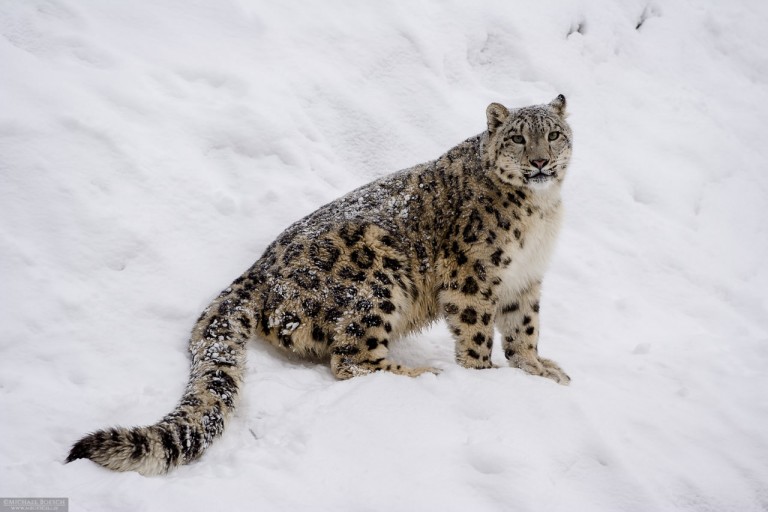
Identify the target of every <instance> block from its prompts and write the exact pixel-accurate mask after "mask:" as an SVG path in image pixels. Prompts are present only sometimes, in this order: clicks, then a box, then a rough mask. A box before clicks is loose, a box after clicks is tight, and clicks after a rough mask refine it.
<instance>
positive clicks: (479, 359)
mask: <svg viewBox="0 0 768 512" xmlns="http://www.w3.org/2000/svg"><path fill="white" fill-rule="evenodd" d="M480 284H481V283H478V280H477V279H476V278H475V277H474V276H472V275H466V276H463V277H462V276H461V275H460V276H459V279H458V280H457V281H455V282H454V283H453V285H452V286H450V287H448V288H446V289H443V290H441V291H440V294H439V301H440V307H441V309H442V310H443V312H444V314H445V319H446V321H447V323H448V327H449V328H450V330H451V333H452V334H453V336H454V339H455V341H456V362H457V363H459V364H460V365H461V366H463V367H464V368H476V369H483V368H493V363H491V350H492V349H493V314H494V311H495V309H496V304H495V298H494V297H492V296H491V295H490V293H489V291H488V289H487V288H486V289H485V290H483V289H481V286H480Z"/></svg>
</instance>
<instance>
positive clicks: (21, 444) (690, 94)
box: [0, 0, 768, 512]
mask: <svg viewBox="0 0 768 512" xmlns="http://www.w3.org/2000/svg"><path fill="white" fill-rule="evenodd" d="M478 4H479V5H478ZM766 29H768V4H766V3H765V2H763V1H761V0H729V1H728V2H720V1H714V0H710V1H696V0H668V1H661V0H659V1H651V2H650V3H649V2H648V1H646V0H625V1H622V2H615V1H613V0H575V1H572V0H546V1H542V2H530V5H524V4H522V3H518V2H510V1H508V0H498V1H487V2H482V3H478V2H470V1H452V2H440V1H438V0H416V1H409V2H398V3H385V2H354V1H351V0H350V1H341V0H333V1H326V2H322V3H319V2H312V3H311V2H303V3H300V2H267V1H257V0H239V1H238V0H222V1H217V2H203V1H190V0H183V1H182V0H152V1H149V0H142V1H139V0H136V1H132V2H104V1H99V0H79V1H75V0H23V1H22V0H19V1H14V0H8V1H4V2H1V3H0V35H2V37H0V272H1V274H0V275H2V283H3V284H2V285H1V287H0V299H1V300H2V304H1V306H2V307H0V324H1V325H2V326H3V328H2V335H0V354H1V356H0V410H2V421H0V432H2V436H0V439H2V442H0V496H3V497H7V496H68V497H69V498H70V503H71V507H72V508H71V510H115V511H120V510H126V511H129V510H130V511H135V510H205V509H212V508H213V507H215V509H216V510H242V509H245V508H246V507H247V508H248V509H252V510H371V511H374V510H437V509H440V510H478V511H485V510H516V511H539V510H548V511H549V510H567V511H576V510H578V511H581V510H589V511H602V510H605V511H617V510H622V511H623V510H627V511H630V510H632V511H633V510H637V511H647V510H665V511H666V510H674V511H678V510H679V511H699V510H717V511H725V510H733V511H739V512H742V511H758V510H768V434H767V433H768V394H767V393H766V390H768V377H767V376H766V371H765V368H766V367H768V272H767V271H766V267H765V266H764V262H765V261H767V260H768V228H767V227H766V226H767V224H766V217H767V216H768V200H767V199H766V197H768V173H766V168H768V147H767V146H766V136H765V130H764V124H765V121H766V119H768V38H766V36H765V30H766ZM561 92H562V93H564V94H565V95H566V96H567V97H568V100H569V105H570V106H569V108H570V112H571V118H570V121H571V124H572V126H573V129H574V133H575V137H576V148H575V149H576V152H575V156H574V160H573V163H572V169H571V172H570V174H569V180H568V182H567V184H566V188H565V191H564V193H565V201H566V205H567V208H568V216H567V221H566V224H565V227H564V231H563V235H562V238H561V240H560V244H559V246H558V250H557V253H556V256H555V259H554V262H553V265H552V268H551V271H550V273H549V275H548V278H547V280H546V281H545V289H544V300H543V303H542V316H543V320H542V340H541V350H542V352H543V354H544V355H545V356H547V357H552V358H554V359H555V360H557V361H558V362H559V363H560V364H561V365H562V366H563V368H564V369H565V370H566V371H568V373H569V374H570V375H571V377H572V378H573V383H572V385H571V386H570V387H562V386H558V385H556V384H554V383H552V382H550V381H547V380H545V379H541V378H536V377H531V376H528V375H525V374H523V373H522V372H520V371H517V370H513V369H509V368H503V369H499V370H489V371H482V372H476V371H468V370H463V369H461V368H458V367H457V366H456V365H455V364H454V363H453V361H452V353H453V349H452V342H451V341H450V339H449V335H448V333H447V331H446V329H445V327H444V326H442V325H438V326H436V327H435V328H434V329H432V330H430V331H428V332H425V333H423V334H421V335H419V336H414V337H412V338H410V339H407V340H403V342H402V343H401V344H400V345H398V346H397V348H396V349H395V351H394V352H395V356H396V357H397V358H399V359H400V360H402V361H405V362H410V363H415V364H423V363H428V364H432V365H436V366H439V367H441V368H444V372H443V373H442V374H441V375H439V376H432V375H428V376H423V377H420V378H418V379H407V378H402V377H397V376H394V375H384V374H377V375H371V376H368V377H365V378H360V379H354V380H352V381H346V382H337V381H335V380H334V379H333V378H332V376H331V374H330V371H329V370H328V368H327V367H325V366H323V365H314V364H307V363H300V362H295V361H289V360H286V359H285V358H283V357H281V356H280V355H279V354H276V353H275V352H273V351H271V350H268V349H267V348H265V347H264V346H263V345H261V344H258V343H254V344H253V346H252V347H250V348H249V368H248V376H247V381H246V385H245V388H244V398H243V402H242V406H241V408H240V409H239V411H238V413H237V414H236V416H235V418H234V419H233V421H232V422H231V423H230V425H229V427H228V429H227V431H226V433H225V435H224V437H223V438H222V439H220V440H219V441H218V442H217V443H216V444H215V445H214V446H213V447H212V448H211V449H210V450H208V451H207V452H206V455H205V456H204V458H203V459H202V460H201V461H200V462H199V463H196V464H193V465H190V466H186V467H183V468H180V469H179V470H177V471H175V472H173V473H172V474H170V475H168V476H166V477H158V478H144V477H141V476H139V475H136V474H116V473H111V472H108V471H106V470H103V469H101V468H99V467H97V466H96V465H94V464H92V463H90V462H88V461H78V462H76V463H73V464H69V465H63V464H62V461H63V458H64V457H65V455H66V452H67V450H68V448H69V446H70V445H71V443H72V442H74V441H75V440H76V439H78V438H79V437H80V436H81V435H82V434H83V433H85V432H87V431H89V430H92V429H96V428H101V427H104V426H107V425H111V424H121V425H132V424H147V423H151V422H154V421H155V420H157V419H159V418H160V417H161V416H162V415H164V414H165V413H166V412H168V411H169V410H170V409H171V408H172V407H173V405H174V404H175V403H176V400H177V399H178V398H179V397H180V396H181V391H182V389H183V386H184V384H185V382H186V378H187V369H188V360H187V356H186V334H187V333H188V331H189V329H190V328H191V326H192V324H193V322H194V320H195V318H196V317H197V315H198V314H199V312H200V310H201V309H202V308H203V307H205V305H206V304H207V302H208V301H209V300H210V299H211V298H212V297H213V296H214V295H215V294H216V293H217V292H218V291H219V290H220V289H221V288H223V287H225V286H226V285H227V284H228V283H229V282H230V281H231V280H232V279H233V278H235V277H236V276H238V275H239V274H240V273H241V272H242V271H243V270H244V269H245V268H247V267H248V266H249V265H250V264H251V263H252V261H253V260H255V258H256V257H258V255H259V254H260V253H261V251H262V250H263V249H264V248H265V247H266V245H267V244H268V243H269V242H270V241H271V240H272V238H273V237H274V236H275V235H276V234H278V233H279V232H280V231H281V230H282V229H283V228H284V227H286V226H287V225H288V224H289V223H291V222H292V221H294V220H296V219H298V218H299V217H301V216H303V215H304V214H306V213H308V212H310V211H312V210H314V209H315V208H317V207H318V206H320V205H321V204H323V203H325V202H327V201H329V200H331V199H333V198H335V197H337V196H339V195H341V194H342V193H344V192H346V191H348V190H351V189H352V188H354V187H356V186H358V185H360V184H362V183H365V182H367V181H369V180H371V179H373V178H374V177H376V176H380V175H382V174H384V173H387V172H390V171H393V170H396V169H399V168H402V167H407V166H410V165H413V164H415V163H418V162H422V161H425V160H430V159H432V158H435V157H436V156H438V155H439V154H440V153H442V152H443V151H444V150H446V149H448V148H449V147H451V146H453V145H454V144H456V143H457V142H459V141H461V140H463V139H464V138H466V137H468V136H471V135H474V134H475V133H477V132H479V131H481V130H482V129H483V128H484V124H485V120H484V111H485V107H486V106H487V104H488V103H490V102H491V101H501V102H503V103H506V104H508V105H510V106H522V105H527V104H532V103H541V102H545V101H549V100H551V99H552V98H553V97H554V96H555V95H556V94H557V93H561ZM497 352H498V350H497ZM495 357H498V358H501V354H496V355H495ZM501 359H503V358H501ZM500 362H501V361H500Z"/></svg>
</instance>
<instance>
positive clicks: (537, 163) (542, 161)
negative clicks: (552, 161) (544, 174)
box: [531, 158, 549, 170]
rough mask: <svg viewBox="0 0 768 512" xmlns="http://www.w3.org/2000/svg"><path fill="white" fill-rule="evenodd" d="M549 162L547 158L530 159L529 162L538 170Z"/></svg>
mask: <svg viewBox="0 0 768 512" xmlns="http://www.w3.org/2000/svg"><path fill="white" fill-rule="evenodd" d="M548 163H549V160H545V159H543V158H538V159H536V160H531V164H533V166H534V167H535V168H537V169H538V170H542V169H543V168H544V166H545V165H547V164H548Z"/></svg>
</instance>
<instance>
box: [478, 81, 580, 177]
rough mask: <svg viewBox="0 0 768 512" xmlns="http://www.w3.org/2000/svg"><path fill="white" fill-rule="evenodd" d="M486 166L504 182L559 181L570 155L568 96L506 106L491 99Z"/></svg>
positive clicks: (570, 135) (487, 113)
mask: <svg viewBox="0 0 768 512" xmlns="http://www.w3.org/2000/svg"><path fill="white" fill-rule="evenodd" d="M486 115H487V117H488V137H487V139H486V143H485V148H484V155H483V159H484V162H485V164H486V168H487V169H489V170H490V171H491V172H494V173H496V175H497V176H498V177H499V179H501V181H503V182H505V183H509V184H510V185H515V186H526V187H529V188H531V189H534V190H546V189H548V188H550V187H551V186H552V185H554V184H560V183H561V182H562V180H563V177H564V175H565V171H566V168H567V167H568V161H569V160H570V158H571V140H572V134H571V127H570V126H568V123H567V122H566V121H565V118H566V115H567V114H566V112H565V96H563V95H562V94H561V95H559V96H558V97H557V98H555V99H554V100H552V101H551V102H550V103H548V104H546V105H534V106H531V107H523V108H518V109H512V110H507V108H506V107H504V105H501V104H499V103H491V104H490V105H488V109H487V110H486Z"/></svg>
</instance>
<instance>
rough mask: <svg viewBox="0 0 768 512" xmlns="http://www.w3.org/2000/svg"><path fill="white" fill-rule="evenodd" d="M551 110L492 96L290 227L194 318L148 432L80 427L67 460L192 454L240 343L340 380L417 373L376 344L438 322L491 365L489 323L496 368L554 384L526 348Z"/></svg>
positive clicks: (553, 200)
mask: <svg viewBox="0 0 768 512" xmlns="http://www.w3.org/2000/svg"><path fill="white" fill-rule="evenodd" d="M565 116H566V114H565V98H564V97H563V96H562V95H561V96H558V97H557V98H556V99H555V100H553V101H552V102H551V103H549V104H546V105H538V106H532V107H525V108H519V109H513V110H508V109H507V108H505V107H504V106H502V105H500V104H498V103H493V104H491V105H490V106H489V107H488V109H487V119H488V126H487V130H486V131H484V132H483V133H481V134H479V135H477V136H475V137H472V138H470V139H467V140H466V141H464V142H462V143H460V144H459V145H457V146H456V147H454V148H452V149H451V150H449V151H448V152H447V153H445V154H444V155H443V156H441V157H440V158H438V159H437V160H434V161H432V162H428V163H425V164H421V165H417V166H415V167H413V168H410V169H407V170H404V171H400V172H397V173H394V174H391V175H389V176H386V177H384V178H382V179H379V180H377V181H374V182H372V183H370V184H368V185H366V186H364V187H361V188H359V189H357V190H355V191H353V192H351V193H349V194H348V195H346V196H344V197H342V198H340V199H338V200H336V201H333V202H332V203H329V204H327V205H325V206H323V207H322V208H320V209H319V210H317V211H316V212H314V213H312V214H310V215H308V216H307V217H305V218H304V219H302V220H300V221H298V222H296V223H295V224H293V225H292V226H290V227H289V228H288V229H287V230H285V232H283V234H282V235H280V237H279V238H278V239H277V240H276V241H274V242H273V243H272V244H271V245H270V246H269V247H267V249H266V251H265V252H264V254H263V255H262V257H261V258H260V259H259V260H258V261H257V262H256V263H254V265H253V266H252V267H251V268H250V269H248V270H247V271H246V272H245V273H244V274H243V275H242V276H240V277H239V278H237V279H236V280H235V281H234V283H232V285H231V286H230V287H229V288H227V289H226V290H224V291H223V292H222V293H221V294H220V295H219V296H218V298H216V299H215V300H214V301H213V303H212V304H211V305H210V306H209V307H208V308H207V309H206V310H205V311H204V312H203V314H202V315H201V316H200V318H199V320H198V321H197V324H196V326H195V328H194V330H193V332H192V336H191V340H190V346H189V347H190V352H191V354H192V369H191V374H190V379H189V384H188V385H187V388H186V391H185V393H184V396H183V397H182V399H181V402H180V403H179V405H178V406H177V407H176V409H175V410H174V411H173V412H171V413H170V414H168V415H167V416H166V417H164V418H163V419H162V420H160V421H159V422H158V423H157V424H155V425H152V426H149V427H138V428H131V429H126V428H111V429H107V430H101V431H98V432H95V433H92V434H89V435H87V436H86V437H84V438H83V439H81V440H80V441H78V442H77V443H76V444H75V445H74V446H73V447H72V450H71V452H70V454H69V457H68V458H67V462H69V461H72V460H75V459H80V458H88V459H91V460H93V461H94V462H97V463H99V464H101V465H103V466H105V467H107V468H110V469H114V470H118V471H127V470H134V471H138V472H140V473H142V474H146V475H151V474H160V473H164V472H166V471H168V470H169V469H170V468H173V467H175V466H177V465H180V464H186V463H188V462H190V461H193V460H195V459H197V458H199V457H200V456H201V454H202V453H203V452H204V451H205V449H206V448H207V447H208V446H209V445H210V444H211V442H212V441H213V439H214V438H216V437H217V436H219V435H220V434H221V433H222V431H223V429H224V424H225V422H226V421H227V418H228V417H229V416H230V415H231V413H232V410H233V409H234V407H235V405H236V403H237V399H238V397H239V394H240V390H239V388H240V383H241V380H242V376H243V368H244V364H245V342H246V340H247V339H249V338H251V337H259V338H261V339H264V340H266V341H268V342H269V343H271V344H272V345H274V346H276V347H279V348H280V349H283V350H286V351H289V352H291V353H293V354H296V355H299V356H304V357H307V358H312V359H325V360H328V361H329V362H330V367H331V371H332V372H333V374H334V375H335V376H336V377H338V378H340V379H347V378H350V377H354V376H358V375H365V374H367V373H370V372H374V371H378V370H384V371H390V372H393V373H397V374H402V375H409V376H417V375H419V374H421V373H424V372H434V373H436V370H435V369H433V368H428V367H420V368H409V367H406V366H404V365H402V364H398V363H397V362H395V361H393V360H391V359H390V358H389V356H388V349H389V344H390V342H391V341H394V340H396V339H398V338H400V337H402V336H403V335H405V334H407V333H409V332H412V331H414V330H417V329H420V328H423V327H424V326H426V325H428V324H429V323H430V322H432V321H434V320H436V319H437V318H439V317H444V318H445V319H446V321H447V323H448V326H449V328H450V331H451V332H452V334H453V337H454V340H455V347H456V361H457V362H458V363H459V364H460V365H462V366H464V367H466V368H490V367H492V363H491V349H492V348H493V339H494V326H495V327H497V328H498V329H499V331H500V332H501V336H502V345H503V349H504V354H505V356H506V358H507V359H508V360H509V363H510V364H511V365H512V366H515V367H518V368H521V369H523V370H525V371H526V372H528V373H532V374H534V375H541V376H544V377H548V378H551V379H553V380H555V381H557V382H560V383H564V384H565V383H568V381H569V380H570V379H569V378H568V376H567V375H566V374H565V373H564V372H563V371H562V370H561V369H560V368H559V367H558V366H557V364H555V363H554V362H552V361H550V360H547V359H542V358H540V357H539V355H538V352H537V343H538V337H539V303H540V302H539V294H540V285H541V279H542V277H543V274H544V270H545V266H546V264H547V260H548V258H549V254H550V252H551V250H552V246H553V243H554V240H555V237H556V234H557V231H558V228H559V225H560V218H561V202H560V185H561V183H562V181H563V178H564V176H565V173H566V169H567V165H568V161H569V158H570V155H571V129H570V127H569V126H568V124H567V122H566V121H565Z"/></svg>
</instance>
